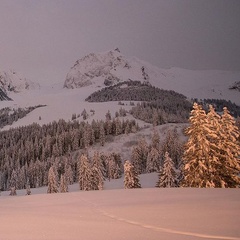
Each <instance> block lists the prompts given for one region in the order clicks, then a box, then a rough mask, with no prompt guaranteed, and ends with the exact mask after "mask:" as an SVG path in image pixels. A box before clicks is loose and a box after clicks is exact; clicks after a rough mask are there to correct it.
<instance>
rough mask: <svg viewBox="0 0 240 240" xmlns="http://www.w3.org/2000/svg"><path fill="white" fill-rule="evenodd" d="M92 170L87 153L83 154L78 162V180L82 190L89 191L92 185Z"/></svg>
mask: <svg viewBox="0 0 240 240" xmlns="http://www.w3.org/2000/svg"><path fill="white" fill-rule="evenodd" d="M92 177H93V176H92V171H91V168H90V165H89V159H88V157H87V155H85V154H82V155H81V157H80V160H79V163H78V182H79V188H80V190H84V191H89V190H92V189H93V186H92Z"/></svg>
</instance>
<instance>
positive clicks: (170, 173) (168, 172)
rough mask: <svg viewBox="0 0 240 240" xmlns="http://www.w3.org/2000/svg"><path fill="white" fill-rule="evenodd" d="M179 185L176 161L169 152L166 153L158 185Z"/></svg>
mask: <svg viewBox="0 0 240 240" xmlns="http://www.w3.org/2000/svg"><path fill="white" fill-rule="evenodd" d="M176 186H177V173H176V169H175V167H174V163H173V161H172V159H171V158H170V156H169V154H168V152H166V153H165V155H164V164H163V167H162V169H161V171H160V174H159V180H158V182H157V184H156V187H168V188H169V187H176Z"/></svg>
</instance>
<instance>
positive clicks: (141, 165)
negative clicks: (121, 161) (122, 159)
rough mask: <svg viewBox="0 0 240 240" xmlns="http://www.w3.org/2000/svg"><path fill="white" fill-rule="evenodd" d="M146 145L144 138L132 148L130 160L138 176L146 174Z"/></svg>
mask: <svg viewBox="0 0 240 240" xmlns="http://www.w3.org/2000/svg"><path fill="white" fill-rule="evenodd" d="M148 151H149V149H148V145H147V142H146V141H145V139H144V138H142V139H140V141H139V142H138V145H137V146H136V147H134V148H133V150H132V156H131V160H132V163H133V165H134V168H135V169H136V171H137V173H138V174H141V173H145V172H146V165H147V156H148Z"/></svg>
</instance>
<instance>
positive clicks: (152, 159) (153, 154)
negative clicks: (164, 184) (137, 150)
mask: <svg viewBox="0 0 240 240" xmlns="http://www.w3.org/2000/svg"><path fill="white" fill-rule="evenodd" d="M159 169H160V153H159V150H158V149H156V148H155V147H152V148H151V150H150V152H149V153H148V156H147V167H146V172H148V173H151V172H158V171H159Z"/></svg>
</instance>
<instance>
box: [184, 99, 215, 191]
mask: <svg viewBox="0 0 240 240" xmlns="http://www.w3.org/2000/svg"><path fill="white" fill-rule="evenodd" d="M189 121H190V126H189V127H188V128H187V129H186V134H187V135H188V136H189V139H188V141H187V143H186V145H185V152H184V156H183V160H184V180H183V183H182V185H183V186H185V187H214V183H213V181H214V174H212V170H213V169H214V167H213V166H212V165H211V162H210V161H209V151H210V143H209V141H208V139H207V135H208V132H210V129H209V127H208V124H207V117H206V112H205V111H204V110H203V109H202V107H201V106H200V105H198V104H197V103H194V105H193V110H192V111H191V116H190V118H189Z"/></svg>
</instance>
